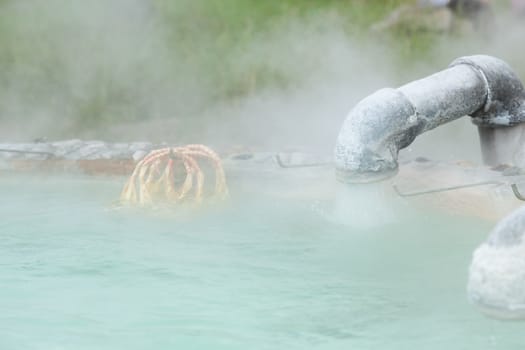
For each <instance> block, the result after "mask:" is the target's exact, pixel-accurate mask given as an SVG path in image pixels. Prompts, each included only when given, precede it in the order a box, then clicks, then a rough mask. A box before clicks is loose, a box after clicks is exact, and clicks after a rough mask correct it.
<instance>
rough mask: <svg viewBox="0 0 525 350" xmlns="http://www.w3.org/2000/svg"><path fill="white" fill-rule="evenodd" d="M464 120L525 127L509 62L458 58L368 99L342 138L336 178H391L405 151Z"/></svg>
mask: <svg viewBox="0 0 525 350" xmlns="http://www.w3.org/2000/svg"><path fill="white" fill-rule="evenodd" d="M465 115H469V116H472V117H473V120H474V122H475V123H476V124H478V125H479V126H480V127H485V128H487V127H489V128H494V127H501V126H513V125H516V124H518V123H522V122H523V121H525V93H524V91H523V86H522V84H521V82H520V80H519V79H518V78H517V76H516V75H515V74H514V72H513V71H512V69H511V68H510V67H509V66H508V65H507V64H506V63H505V62H503V61H501V60H499V59H497V58H494V57H490V56H470V57H463V58H459V59H457V60H455V61H454V62H452V64H451V65H450V67H449V68H447V69H445V70H443V71H441V72H438V73H436V74H433V75H431V76H429V77H426V78H424V79H421V80H417V81H414V82H411V83H409V84H406V85H404V86H401V87H400V88H398V89H381V90H379V91H377V92H375V93H373V94H372V95H370V96H368V97H366V98H365V99H363V100H362V101H361V102H359V103H358V104H357V105H356V106H355V107H354V108H353V109H352V110H351V111H350V113H349V115H348V116H347V118H346V120H345V121H344V123H343V126H342V128H341V131H340V133H339V136H338V139H337V144H336V147H335V165H336V173H337V177H338V179H339V180H340V181H342V182H373V181H380V180H383V179H386V178H389V177H391V176H393V175H394V174H395V173H396V171H397V168H398V163H397V157H398V152H399V150H400V149H402V148H405V147H407V146H408V145H410V144H411V143H412V142H413V141H414V139H415V138H416V137H417V136H418V135H419V134H421V133H423V132H425V131H428V130H431V129H433V128H435V127H438V126H440V125H442V124H445V123H448V122H450V121H452V120H455V119H458V118H460V117H462V116H465ZM482 143H483V140H482ZM482 150H483V145H482Z"/></svg>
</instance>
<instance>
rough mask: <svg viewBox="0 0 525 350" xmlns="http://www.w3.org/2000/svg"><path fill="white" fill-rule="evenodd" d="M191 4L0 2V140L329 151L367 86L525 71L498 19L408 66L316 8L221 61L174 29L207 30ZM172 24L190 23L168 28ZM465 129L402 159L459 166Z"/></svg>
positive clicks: (432, 137)
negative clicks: (456, 68) (489, 65)
mask: <svg viewBox="0 0 525 350" xmlns="http://www.w3.org/2000/svg"><path fill="white" fill-rule="evenodd" d="M197 7H198V6H197V5H196V3H195V2H192V1H180V2H179V4H178V5H177V6H176V11H175V14H174V15H172V16H166V15H165V13H164V12H165V11H164V8H163V6H162V2H160V1H155V0H149V1H146V0H112V1H105V0H94V1H67V0H26V1H14V0H11V1H10V0H4V1H0V33H1V34H0V35H1V40H2V41H3V42H4V47H3V48H2V49H1V50H0V62H1V63H2V65H3V67H6V70H5V71H3V72H0V121H1V122H2V125H3V126H2V130H1V132H0V136H1V137H2V138H4V139H6V141H22V140H23V141H27V140H31V139H34V138H36V137H41V136H47V137H49V138H52V139H58V138H71V137H82V138H99V139H106V140H109V141H128V140H141V139H147V140H149V141H153V142H159V141H166V142H170V143H185V142H202V143H207V144H210V145H211V146H219V147H231V146H235V145H246V146H249V147H252V148H255V149H270V150H283V149H300V150H304V151H309V152H318V153H324V154H330V153H331V151H332V147H333V144H334V142H335V138H336V135H337V133H338V130H339V127H340V125H341V123H342V121H343V120H344V118H345V116H346V114H347V112H348V110H349V109H350V108H351V107H352V106H353V105H354V104H355V103H356V102H357V101H359V100H360V99H362V98H363V97H365V96H366V95H368V94H370V93H371V92H373V91H375V90H377V89H379V88H382V87H386V86H394V87H395V86H399V85H401V84H403V83H406V82H408V81H410V80H413V79H416V78H420V77H423V76H425V75H428V74H431V73H433V72H435V71H437V70H440V69H443V68H445V67H446V66H447V65H448V64H449V63H450V62H451V61H452V60H453V59H454V58H455V57H457V56H461V55H471V54H477V53H484V54H493V55H495V56H498V57H500V58H502V59H504V60H507V61H508V62H509V63H510V64H511V65H512V66H513V67H514V68H515V69H516V70H517V71H518V73H521V76H522V77H523V73H524V72H525V63H524V62H525V59H524V58H525V57H523V56H525V53H524V52H523V50H518V49H517V46H516V45H519V43H521V38H523V35H524V34H525V28H524V27H525V26H524V25H523V24H521V23H517V22H516V21H512V20H510V19H506V18H499V19H498V20H497V21H496V30H495V32H491V33H490V35H489V34H480V33H478V34H472V35H466V36H463V37H462V38H459V39H457V38H454V37H452V36H445V37H443V38H442V39H440V40H438V42H437V43H436V45H435V47H434V48H433V49H431V54H430V55H429V56H426V57H424V58H421V59H420V60H416V62H410V63H409V62H403V61H402V60H400V59H399V57H400V55H399V52H398V51H396V47H395V44H393V43H389V42H388V40H385V38H383V37H381V36H379V37H372V36H370V37H369V38H367V40H362V39H358V38H356V37H352V36H351V35H350V34H349V33H348V31H346V30H345V29H344V28H345V27H344V23H343V21H344V17H343V16H341V15H340V14H338V13H335V12H333V11H324V10H323V11H321V10H319V11H317V12H314V13H313V14H312V15H309V16H298V15H297V16H293V15H291V16H288V17H287V18H285V19H281V20H276V21H274V22H273V23H272V25H271V26H267V27H265V29H264V30H261V31H260V32H257V33H250V36H249V40H242V34H243V33H244V32H243V33H239V38H240V39H239V40H238V42H236V43H233V44H232V45H231V50H229V51H228V52H224V53H223V52H221V51H220V50H218V49H217V46H216V45H214V43H216V42H217V41H220V40H223V38H221V37H220V36H217V37H214V38H213V37H212V38H205V39H203V41H202V42H188V41H187V40H186V41H185V37H184V31H187V30H192V31H197V32H198V31H199V26H200V25H203V24H202V21H206V20H208V19H206V18H200V17H199V16H200V13H199V12H198V8H197ZM177 11H178V12H177ZM172 12H173V11H172ZM192 16H193V17H192ZM183 18H190V19H189V20H188V19H187V20H186V22H184V23H178V22H177V21H178V20H179V19H181V20H182V19H183ZM188 23H191V25H190V26H188ZM249 26H250V24H249V21H247V24H246V28H244V29H243V30H245V31H248V30H249ZM186 39H187V38H186ZM196 61H197V63H196ZM229 79H232V80H239V82H237V83H234V84H229V83H228V80H229ZM230 85H231V86H236V87H237V90H233V91H230V90H228V86H230ZM469 124H470V123H469V122H468V120H465V121H460V122H456V124H455V125H453V126H452V127H449V128H447V127H445V128H442V129H440V130H439V131H436V132H435V133H430V134H429V135H428V136H424V137H422V138H421V139H420V140H418V141H417V143H416V144H415V145H414V147H413V148H412V149H413V150H417V151H413V152H417V153H418V154H417V155H419V154H420V153H421V152H423V153H424V152H429V153H430V155H431V156H440V155H443V154H445V155H449V154H453V156H454V157H460V158H461V157H463V158H469V157H473V155H474V154H476V155H477V154H478V153H479V148H478V147H479V146H478V141H477V135H476V130H475V128H473V127H472V126H470V125H469ZM444 138H448V139H450V140H452V139H454V141H451V142H448V143H445V142H440V143H441V144H442V145H443V147H442V148H440V150H439V152H437V151H436V147H428V145H435V144H436V141H442V139H444ZM461 144H462V145H464V146H465V147H462V146H461ZM447 145H450V146H447ZM458 150H460V151H459V154H458ZM410 152H411V150H410V149H409V150H408V151H407V153H410ZM461 152H463V153H461Z"/></svg>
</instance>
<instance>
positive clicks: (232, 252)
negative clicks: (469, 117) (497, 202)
mask: <svg viewBox="0 0 525 350" xmlns="http://www.w3.org/2000/svg"><path fill="white" fill-rule="evenodd" d="M120 188H121V184H120V183H118V182H94V181H87V180H82V179H68V178H62V179H58V180H56V179H39V180H30V179H13V178H1V179H0V194H1V195H2V198H3V200H2V202H0V213H1V215H2V220H0V249H1V250H2V254H1V255H0V269H1V273H0V285H1V286H2V288H1V289H0V309H1V310H2V313H1V314H0V329H1V334H2V337H0V348H1V349H61V348H65V349H95V348H96V349H276V348H286V349H317V348H319V349H403V350H406V349H431V350H432V349H440V350H442V349H444V348H451V349H519V346H520V345H521V344H523V339H524V338H523V332H522V325H516V324H513V323H500V322H497V321H493V320H489V319H486V318H484V317H483V316H481V315H480V314H478V312H477V310H476V309H475V308H473V307H471V306H470V305H469V304H468V302H467V301H466V297H465V284H466V277H467V268H468V264H469V261H470V258H471V254H472V251H473V250H474V248H475V247H476V246H477V245H478V244H479V242H481V241H483V240H484V239H485V236H486V234H485V232H488V230H489V228H488V227H485V226H483V225H482V224H479V223H476V222H474V221H458V220H457V219H454V220H450V218H447V217H439V216H436V215H420V213H419V214H418V215H413V217H409V218H406V219H403V220H400V221H398V222H390V221H389V222H390V223H389V224H388V225H386V226H381V225H378V226H375V227H370V228H367V229H364V228H356V227H353V226H345V225H341V224H336V223H333V222H330V221H328V220H326V218H325V217H323V216H322V215H319V214H318V213H317V212H315V211H313V210H311V205H310V204H311V203H305V202H293V201H292V200H290V201H285V200H279V201H276V200H275V199H274V198H271V197H264V196H260V197H257V198H253V197H252V198H250V199H248V198H239V197H234V198H232V201H231V203H230V204H229V205H228V207H223V208H212V209H211V208H210V209H208V210H206V211H204V212H201V213H197V214H194V215H193V216H192V217H185V218H183V219H181V218H178V219H176V220H175V219H172V218H169V217H166V216H162V217H152V216H151V215H146V214H143V215H142V214H137V213H133V212H127V211H118V212H115V211H108V210H106V208H108V207H109V206H110V203H111V201H112V200H113V199H114V198H116V197H117V196H118V193H119V191H120ZM365 197H366V198H367V199H368V200H371V198H372V197H370V196H365ZM354 198H355V197H354ZM363 207H364V206H361V208H363ZM349 208H353V209H352V210H358V208H359V206H353V207H347V210H348V209H349ZM359 213H360V214H359V215H356V214H355V213H352V212H350V213H349V214H348V215H350V216H352V215H356V216H360V215H365V214H366V213H364V212H363V211H360V212H359ZM379 213H382V212H381V211H379ZM370 215H371V216H370V217H371V218H373V217H374V216H373V215H372V214H370ZM370 217H369V218H370ZM365 222H366V220H365ZM378 222H379V223H386V222H387V221H383V219H382V218H379V219H378ZM355 233H359V234H355ZM518 327H519V328H518Z"/></svg>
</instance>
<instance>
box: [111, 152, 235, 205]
mask: <svg viewBox="0 0 525 350" xmlns="http://www.w3.org/2000/svg"><path fill="white" fill-rule="evenodd" d="M202 165H208V166H210V165H211V167H212V168H213V169H214V170H215V187H214V188H211V189H208V188H206V186H205V185H204V172H203V170H202V168H201V166H202ZM205 196H214V197H217V198H219V199H224V198H226V197H227V196H228V187H227V186H226V177H225V175H224V169H223V168H222V164H221V159H220V158H219V156H218V155H217V153H215V152H214V151H213V150H211V149H210V148H208V147H206V146H204V145H187V146H181V147H173V148H171V147H169V148H162V149H157V150H154V151H152V152H150V153H149V154H148V155H147V156H145V157H144V158H143V159H142V160H141V161H140V162H139V163H138V164H137V166H136V167H135V170H134V171H133V174H131V177H130V178H129V180H128V182H127V183H126V185H125V186H124V189H123V190H122V193H121V195H120V200H121V202H123V203H129V204H134V205H140V206H146V205H151V204H153V203H154V202H167V203H175V204H178V203H182V202H185V201H193V202H195V203H197V204H198V203H201V202H202V199H203V197H205Z"/></svg>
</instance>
